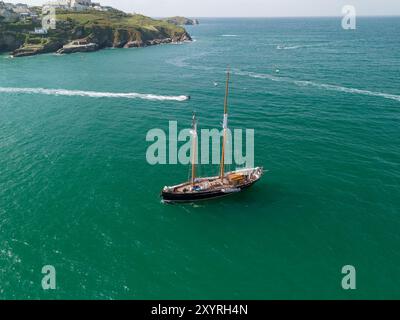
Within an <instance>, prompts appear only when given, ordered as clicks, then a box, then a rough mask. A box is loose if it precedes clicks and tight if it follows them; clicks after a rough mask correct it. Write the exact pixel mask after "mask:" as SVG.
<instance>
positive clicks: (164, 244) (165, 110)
mask: <svg viewBox="0 0 400 320" xmlns="http://www.w3.org/2000/svg"><path fill="white" fill-rule="evenodd" d="M200 22H201V24H200V25H199V26H194V27H188V31H189V33H190V34H191V35H192V36H193V38H194V39H195V41H194V42H192V43H185V44H181V45H162V46H157V47H149V48H140V49H107V50H102V51H99V52H95V53H78V54H73V55H65V56H59V55H55V54H48V55H41V56H35V57H26V58H18V59H11V58H9V57H8V56H7V55H1V56H0V298H2V299H27V298H31V299H79V298H84V299H166V298H168V299H222V298H224V299H240V298H241V299H339V298H340V299H342V298H343V299H364V298H365V299H370V298H377V299H384V298H387V299H391V298H400V122H399V121H400V38H399V34H400V18H399V17H391V18H359V19H358V21H357V29H356V30H343V29H342V28H341V19H340V18H309V19H306V18H301V19H300V18H298V19H297V18H296V19H295V18H293V19H201V21H200ZM228 65H229V66H230V68H231V70H232V85H231V96H230V126H231V127H232V128H242V129H246V128H252V129H255V164H256V165H257V166H264V168H265V169H267V170H268V173H267V174H266V175H265V176H264V177H263V179H262V181H261V182H259V184H257V185H255V186H254V188H252V189H251V190H249V191H247V192H245V193H242V194H237V195H234V196H231V197H228V198H224V199H221V200H215V201H211V202H203V203H198V204H189V205H164V204H162V203H161V202H160V198H159V194H160V190H161V189H162V188H163V187H164V186H165V185H173V184H177V183H180V182H182V181H185V180H186V179H187V178H188V169H189V168H188V166H185V165H179V164H178V165H156V166H151V165H150V164H148V163H147V161H146V150H147V148H148V147H149V146H150V144H151V143H149V142H146V134H147V132H148V131H149V130H150V129H153V128H161V129H163V130H165V131H167V130H168V122H169V121H171V120H176V121H178V127H179V129H184V128H187V127H190V125H191V117H192V112H193V111H196V112H197V115H198V119H199V127H200V128H208V129H211V128H220V127H221V122H222V110H223V98H224V84H223V83H224V80H225V70H226V68H227V66H228ZM215 83H217V84H219V85H215ZM185 95H190V96H191V99H190V100H185V97H184V96H185ZM200 171H201V173H202V174H204V175H210V174H216V173H217V172H218V167H216V166H212V165H209V166H201V168H200ZM44 265H53V266H54V267H55V268H56V272H57V273H56V275H57V278H56V281H57V289H56V290H54V291H51V290H50V291H44V290H43V289H42V286H41V280H42V277H43V275H42V273H41V270H42V267H43V266H44ZM345 265H353V266H354V267H355V268H356V271H357V278H356V279H357V282H356V283H357V289H356V290H353V291H345V290H343V289H342V286H341V282H342V278H343V277H344V275H343V274H342V273H341V271H342V267H343V266H345Z"/></svg>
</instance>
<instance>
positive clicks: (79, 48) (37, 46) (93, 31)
mask: <svg viewBox="0 0 400 320" xmlns="http://www.w3.org/2000/svg"><path fill="white" fill-rule="evenodd" d="M86 19H88V20H86ZM82 21H84V22H82ZM37 28H38V26H37V25H36V24H35V23H26V24H25V25H24V24H21V23H19V24H17V25H16V24H1V23H0V52H9V53H10V54H11V55H12V56H13V57H26V56H32V55H38V54H44V53H58V54H70V53H75V52H93V51H97V50H101V49H104V48H141V47H147V46H154V45H161V44H168V43H183V42H188V41H192V38H191V37H190V35H189V34H188V33H187V32H186V30H185V29H184V28H182V27H179V26H175V25H174V24H171V23H168V22H165V21H162V20H155V19H151V18H148V17H145V16H142V15H129V14H125V13H123V12H120V11H116V10H114V11H110V12H100V13H99V12H94V11H86V12H81V13H77V12H65V11H60V12H57V28H56V29H55V30H49V31H48V33H45V34H36V33H35V32H32V30H33V29H37Z"/></svg>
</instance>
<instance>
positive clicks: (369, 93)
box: [234, 70, 400, 101]
mask: <svg viewBox="0 0 400 320" xmlns="http://www.w3.org/2000/svg"><path fill="white" fill-rule="evenodd" d="M234 73H235V74H236V75H239V76H248V77H251V78H256V79H267V80H271V81H278V82H287V83H291V84H294V85H297V86H300V87H315V88H318V89H324V90H329V91H337V92H345V93H349V94H360V95H366V96H373V97H381V98H385V99H390V100H395V101H400V95H396V94H390V93H385V92H377V91H369V90H362V89H357V88H349V87H343V86H339V85H333V84H325V83H318V82H314V81H305V80H295V79H292V78H288V77H280V76H274V75H271V74H263V73H255V72H247V71H241V70H235V72H234Z"/></svg>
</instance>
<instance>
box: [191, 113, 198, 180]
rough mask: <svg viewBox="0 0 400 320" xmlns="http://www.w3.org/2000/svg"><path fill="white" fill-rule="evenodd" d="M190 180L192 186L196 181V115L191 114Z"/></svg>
mask: <svg viewBox="0 0 400 320" xmlns="http://www.w3.org/2000/svg"><path fill="white" fill-rule="evenodd" d="M191 133H192V179H191V181H190V182H191V184H192V186H194V184H195V180H196V163H197V161H196V159H197V120H196V113H194V112H193V123H192V131H191Z"/></svg>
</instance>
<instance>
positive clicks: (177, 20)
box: [163, 17, 199, 26]
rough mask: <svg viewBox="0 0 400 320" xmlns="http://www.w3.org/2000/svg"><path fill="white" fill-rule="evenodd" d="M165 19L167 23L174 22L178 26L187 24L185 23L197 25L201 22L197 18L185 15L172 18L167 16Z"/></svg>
mask: <svg viewBox="0 0 400 320" xmlns="http://www.w3.org/2000/svg"><path fill="white" fill-rule="evenodd" d="M163 21H165V22H167V23H172V24H174V25H177V26H185V25H196V24H199V21H198V20H197V19H188V18H185V17H171V18H165V19H163Z"/></svg>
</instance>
